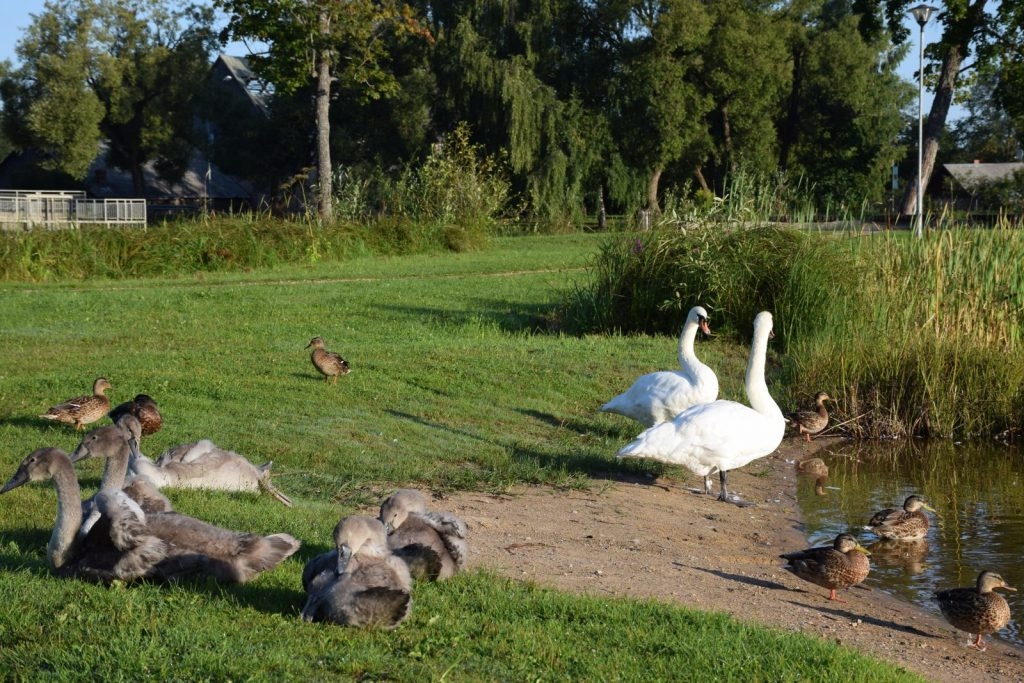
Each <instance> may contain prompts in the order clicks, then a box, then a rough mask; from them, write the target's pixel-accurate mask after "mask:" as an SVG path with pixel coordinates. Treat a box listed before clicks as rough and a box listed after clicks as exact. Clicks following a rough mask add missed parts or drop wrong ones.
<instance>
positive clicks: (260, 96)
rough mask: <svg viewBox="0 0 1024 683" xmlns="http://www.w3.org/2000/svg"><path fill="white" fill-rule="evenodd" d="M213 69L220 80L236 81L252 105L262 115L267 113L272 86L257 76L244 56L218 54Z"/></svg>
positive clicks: (272, 92)
mask: <svg viewBox="0 0 1024 683" xmlns="http://www.w3.org/2000/svg"><path fill="white" fill-rule="evenodd" d="M213 71H214V73H216V74H218V76H220V80H221V81H222V82H230V81H234V82H235V83H237V84H238V86H239V89H240V90H241V91H242V92H244V93H245V95H246V97H248V98H249V101H250V102H252V104H253V106H255V107H256V108H257V109H259V110H260V111H261V112H262V113H263V114H264V115H266V114H267V113H268V111H269V106H268V105H269V103H270V99H271V98H272V97H273V95H274V87H273V86H272V85H270V84H268V83H267V82H266V81H264V80H263V79H261V78H259V77H258V76H257V75H256V74H255V73H254V72H253V70H252V69H250V68H249V60H247V59H246V58H245V57H232V56H231V55H218V56H217V59H216V60H215V61H214V63H213ZM221 74H223V75H221Z"/></svg>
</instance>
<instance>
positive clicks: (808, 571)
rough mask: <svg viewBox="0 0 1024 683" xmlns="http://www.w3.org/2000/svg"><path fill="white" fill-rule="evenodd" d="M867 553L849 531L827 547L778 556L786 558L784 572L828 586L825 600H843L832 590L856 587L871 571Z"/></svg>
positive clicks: (823, 586)
mask: <svg viewBox="0 0 1024 683" xmlns="http://www.w3.org/2000/svg"><path fill="white" fill-rule="evenodd" d="M870 554H871V553H870V552H868V550H867V549H866V548H864V546H862V545H861V544H860V543H858V542H857V539H856V538H854V537H853V536H852V535H851V534H839V535H838V536H836V540H835V541H833V543H832V545H831V546H819V547H816V548H808V549H807V550H801V551H799V552H795V553H786V554H784V555H779V557H781V558H782V559H784V560H786V562H787V564H786V567H785V569H786V571H788V572H792V573H793V574H795V575H796V576H799V577H800V578H801V579H803V580H804V581H810V582H811V583H813V584H815V585H817V586H821V587H822V588H828V590H829V595H828V599H829V600H835V601H836V602H846V601H845V600H843V599H841V598H838V597H836V591H837V590H839V589H841V588H849V587H850V586H856V585H857V584H858V583H860V582H861V581H863V580H864V579H866V578H867V576H868V572H869V571H870V570H871V563H870V562H868V555H870Z"/></svg>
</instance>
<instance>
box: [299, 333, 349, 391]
mask: <svg viewBox="0 0 1024 683" xmlns="http://www.w3.org/2000/svg"><path fill="white" fill-rule="evenodd" d="M310 347H312V348H313V352H312V353H311V354H310V355H309V358H310V360H312V361H313V367H315V368H316V369H317V370H319V371H320V373H321V374H322V375H323V376H324V381H325V382H330V381H332V380H333V383H334V384H337V383H338V376H339V375H347V374H348V373H349V370H350V368H349V365H348V361H347V360H345V359H344V358H342V357H341V356H340V355H339V354H337V353H334V352H333V351H328V350H327V349H325V348H324V340H323V339H321V338H320V337H313V338H312V339H310V340H309V343H308V344H306V348H307V349H308V348H310Z"/></svg>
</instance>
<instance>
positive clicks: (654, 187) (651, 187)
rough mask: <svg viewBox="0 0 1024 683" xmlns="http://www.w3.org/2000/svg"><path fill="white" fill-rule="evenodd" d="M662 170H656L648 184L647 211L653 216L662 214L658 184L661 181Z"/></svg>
mask: <svg viewBox="0 0 1024 683" xmlns="http://www.w3.org/2000/svg"><path fill="white" fill-rule="evenodd" d="M661 170H662V169H660V168H656V169H654V172H653V173H651V179H650V181H649V182H648V183H647V210H648V211H650V212H651V213H653V214H659V213H661V207H660V206H659V205H658V182H659V181H660V180H661Z"/></svg>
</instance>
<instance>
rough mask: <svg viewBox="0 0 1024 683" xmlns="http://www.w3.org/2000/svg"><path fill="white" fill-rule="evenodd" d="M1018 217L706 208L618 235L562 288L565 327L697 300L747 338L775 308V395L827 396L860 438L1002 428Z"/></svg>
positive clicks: (1022, 373) (1010, 366)
mask: <svg viewBox="0 0 1024 683" xmlns="http://www.w3.org/2000/svg"><path fill="white" fill-rule="evenodd" d="M1021 263H1024V231H1021V230H1020V229H1019V226H1011V225H1007V224H1005V223H1004V224H1002V225H999V226H997V227H995V228H993V229H982V230H979V229H971V228H966V227H962V226H956V225H953V226H949V227H944V228H943V229H939V230H931V231H929V232H928V233H927V234H926V236H925V238H924V239H911V238H909V236H908V235H907V234H905V233H893V232H885V233H877V234H871V235H865V234H861V233H860V232H852V231H838V232H835V231H830V232H819V231H815V230H811V229H807V228H796V227H785V226H779V225H773V224H767V223H762V224H757V223H751V224H749V225H742V224H707V225H702V226H697V227H688V228H680V227H671V228H668V229H662V230H658V231H653V232H650V233H639V234H635V235H618V236H613V237H612V238H611V239H609V241H608V243H607V244H605V245H604V247H603V248H602V249H601V251H600V253H599V256H598V257H597V259H596V261H595V263H594V264H593V266H592V267H591V272H592V276H593V277H592V278H591V280H590V281H588V282H587V283H585V284H583V285H578V286H577V287H576V288H574V289H573V290H572V291H570V292H569V293H568V294H567V296H566V303H565V308H564V315H565V317H566V320H567V325H568V326H569V327H573V326H575V327H576V328H577V329H580V330H585V331H591V332H593V331H607V332H618V333H670V332H675V330H673V329H671V324H672V323H671V321H674V320H679V319H680V318H681V314H682V313H685V311H686V310H687V309H688V308H689V307H690V306H692V305H693V304H694V303H701V304H703V305H704V306H706V307H707V308H709V310H710V311H711V313H712V317H713V319H715V320H716V323H717V326H718V329H719V330H720V331H723V330H724V331H725V332H726V333H728V334H732V335H734V336H736V337H739V338H743V337H744V336H745V334H746V333H747V331H748V330H749V321H750V320H752V319H753V316H754V314H755V313H756V312H757V311H758V310H771V311H773V312H774V313H775V321H776V329H775V333H776V336H777V339H776V341H775V343H774V345H773V348H774V350H775V351H776V352H779V353H782V354H783V355H782V356H781V357H780V359H779V366H778V368H777V370H776V380H777V381H778V383H779V388H778V389H777V391H776V393H777V398H779V399H780V403H783V404H785V405H804V404H809V403H810V401H811V397H813V395H814V394H815V393H816V392H817V391H822V390H824V391H828V393H829V394H830V395H831V396H833V397H834V398H836V399H837V402H838V410H837V411H836V417H837V418H838V421H840V422H846V424H845V425H844V427H843V429H842V431H845V432H846V433H848V434H850V435H853V436H857V437H863V438H869V437H893V436H905V435H916V436H926V437H943V438H951V437H956V438H963V437H972V436H973V437H977V436H990V435H999V434H1006V433H1009V432H1010V431H1011V430H1014V429H1015V428H1016V426H1017V425H1019V424H1020V423H1021V421H1022V420H1024V395H1022V392H1021V390H1020V387H1021V386H1022V385H1024V357H1022V356H1021V354H1020V347H1021V334H1022V329H1024V327H1022V326H1024V269H1022V268H1020V266H1019V264H1021Z"/></svg>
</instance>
